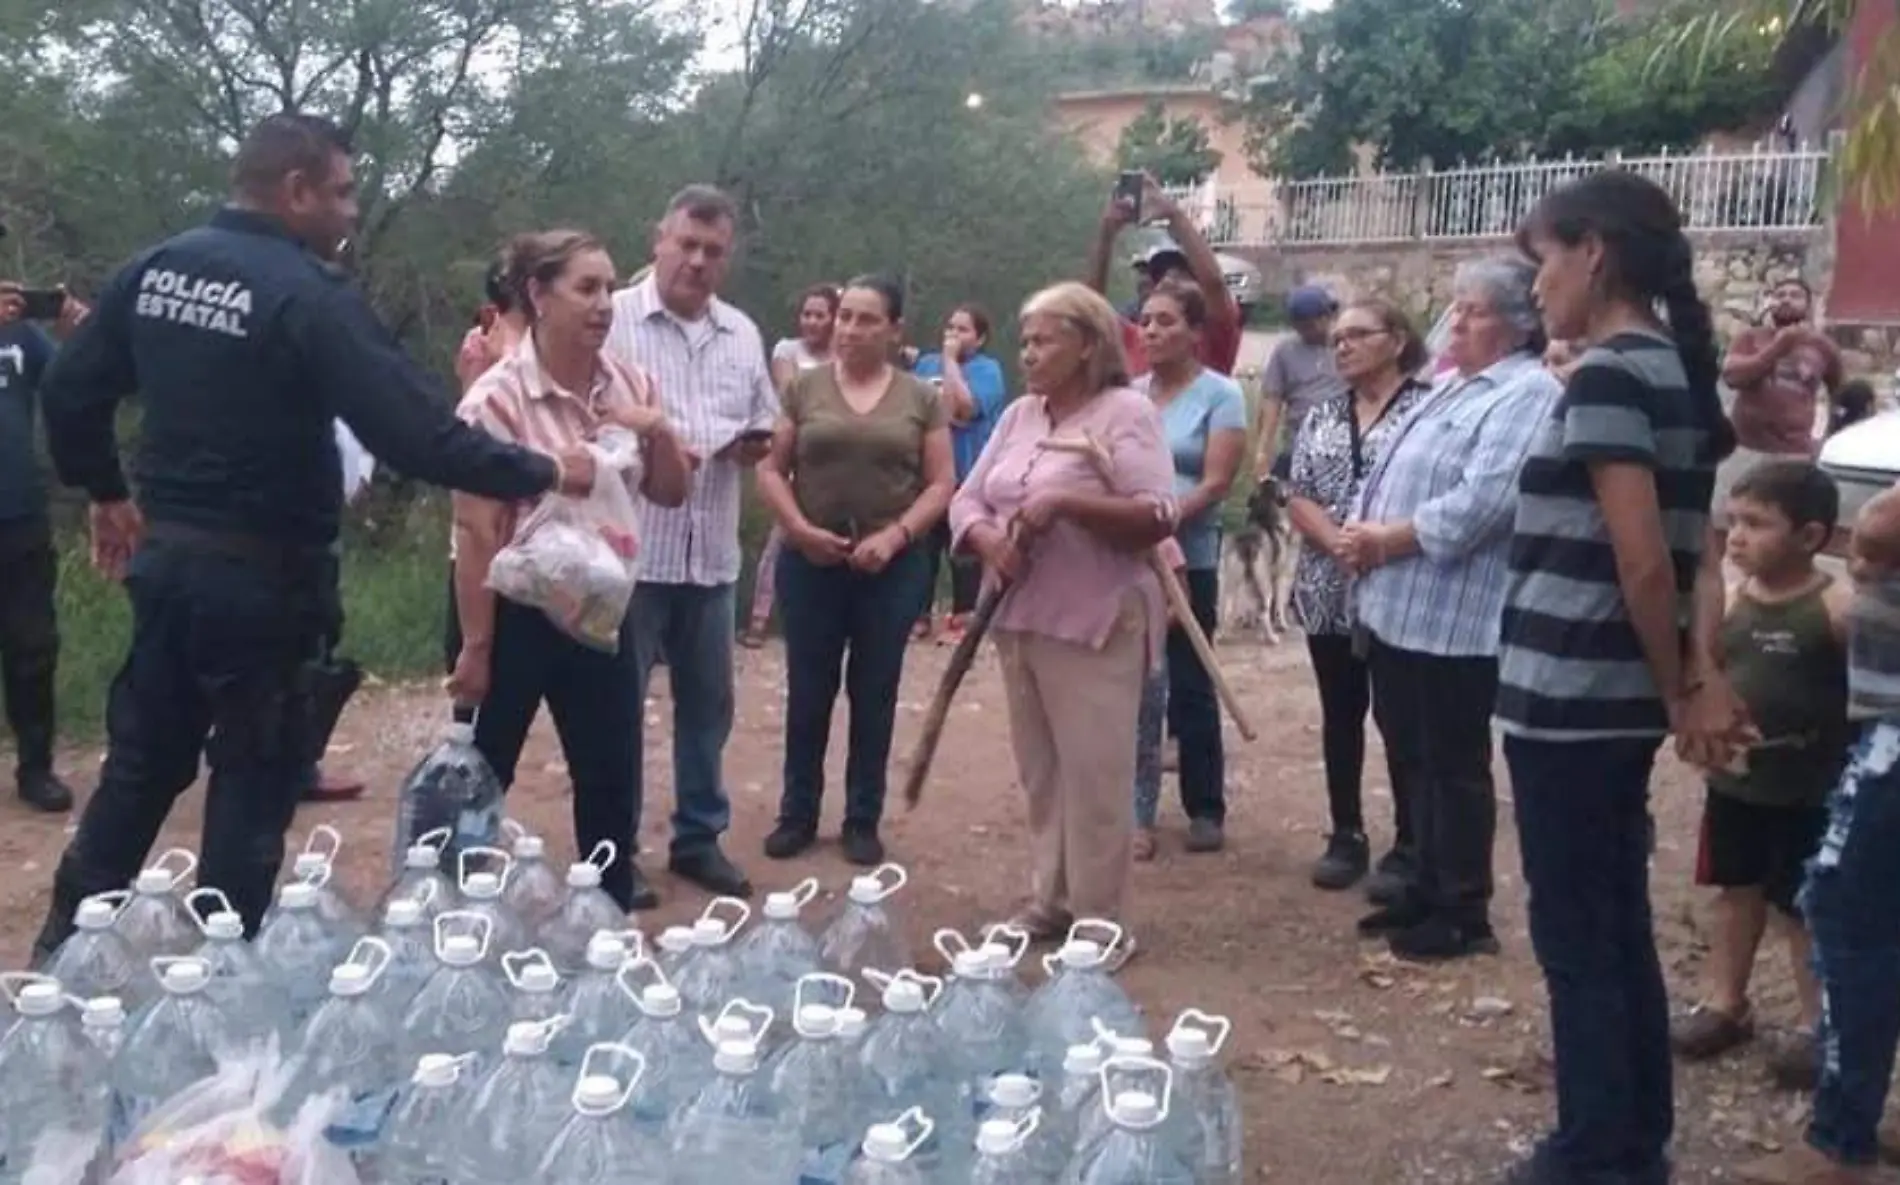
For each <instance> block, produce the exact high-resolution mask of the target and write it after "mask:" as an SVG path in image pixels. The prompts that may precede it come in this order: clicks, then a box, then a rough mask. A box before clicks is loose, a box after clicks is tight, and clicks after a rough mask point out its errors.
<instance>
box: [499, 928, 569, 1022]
mask: <svg viewBox="0 0 1900 1185" xmlns="http://www.w3.org/2000/svg"><path fill="white" fill-rule="evenodd" d="M501 974H502V978H504V979H506V980H507V981H508V986H509V987H510V988H513V989H514V990H513V991H512V992H511V993H510V995H509V998H508V1008H509V1012H508V1015H509V1018H510V1019H511V1020H514V1021H523V1020H525V1021H529V1022H531V1023H535V1024H539V1023H542V1022H544V1021H549V1020H553V1019H554V1018H555V1017H557V1016H558V1017H565V1016H566V1015H567V984H566V982H565V981H563V980H562V979H561V973H560V972H559V971H557V970H555V967H554V963H553V961H552V960H551V959H549V958H548V952H546V951H544V950H542V949H541V948H540V947H538V946H536V947H530V948H529V949H527V950H511V951H509V952H508V953H507V954H505V955H503V956H502V957H501Z"/></svg>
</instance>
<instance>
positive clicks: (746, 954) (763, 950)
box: [737, 879, 819, 1016]
mask: <svg viewBox="0 0 1900 1185" xmlns="http://www.w3.org/2000/svg"><path fill="white" fill-rule="evenodd" d="M817 896H818V882H817V880H815V879H808V880H805V881H802V882H800V883H799V884H798V885H797V886H795V887H794V888H792V889H791V890H790V891H788V892H781V893H768V894H766V897H765V904H764V906H763V907H762V908H761V909H760V911H759V923H758V924H757V925H756V926H753V927H752V929H751V930H750V931H748V932H747V933H746V935H745V937H743V938H741V939H740V940H739V945H738V948H737V954H738V958H739V965H740V967H741V968H742V969H743V974H744V978H745V992H746V995H747V997H748V998H751V999H755V1000H758V1001H759V1002H760V1003H762V1004H764V1005H765V1006H766V1007H768V1008H771V1009H773V1010H774V1011H776V1012H777V1013H778V1014H779V1015H781V1016H789V1015H791V1012H790V1010H791V1008H792V1007H793V1004H792V996H793V994H794V993H795V992H796V991H797V990H798V981H799V980H800V979H802V978H804V977H805V976H807V975H810V974H811V973H812V972H814V971H816V970H818V967H819V959H818V940H817V939H816V938H813V937H812V936H811V935H810V934H809V933H807V932H806V930H805V927H804V926H803V925H801V924H800V922H799V916H800V914H802V913H803V912H804V909H805V907H806V906H808V905H810V904H811V903H812V901H813V900H814V899H815V898H816V897H817Z"/></svg>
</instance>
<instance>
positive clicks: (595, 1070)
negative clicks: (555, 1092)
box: [531, 1045, 679, 1185]
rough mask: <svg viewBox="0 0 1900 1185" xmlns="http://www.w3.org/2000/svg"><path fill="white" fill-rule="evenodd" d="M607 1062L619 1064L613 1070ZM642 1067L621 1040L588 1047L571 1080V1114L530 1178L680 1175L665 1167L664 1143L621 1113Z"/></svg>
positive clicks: (570, 1182)
mask: <svg viewBox="0 0 1900 1185" xmlns="http://www.w3.org/2000/svg"><path fill="white" fill-rule="evenodd" d="M612 1062H618V1063H620V1066H621V1067H623V1068H621V1069H618V1070H613V1069H612V1067H611V1063H612ZM645 1071H646V1062H645V1060H644V1059H643V1058H642V1057H641V1056H640V1054H639V1053H638V1052H637V1051H635V1050H632V1049H628V1048H627V1047H626V1046H623V1045H595V1046H592V1047H590V1048H589V1049H588V1051H587V1056H586V1058H585V1059H584V1061H583V1064H582V1067H581V1076H580V1080H579V1081H578V1082H576V1083H575V1084H574V1091H573V1095H572V1098H571V1100H570V1104H571V1107H572V1114H571V1115H570V1116H569V1118H568V1120H567V1123H566V1125H565V1126H563V1127H562V1128H561V1131H560V1134H559V1135H557V1136H555V1138H554V1143H553V1144H551V1145H549V1146H548V1149H547V1154H546V1155H545V1156H544V1157H542V1159H541V1163H540V1166H539V1168H538V1169H537V1170H536V1172H535V1173H534V1174H532V1177H531V1179H532V1180H535V1181H546V1182H550V1183H552V1182H556V1181H558V1182H560V1183H561V1185H643V1183H647V1182H656V1181H668V1182H671V1181H676V1180H679V1178H678V1177H676V1176H673V1175H670V1174H669V1172H668V1164H667V1158H666V1150H665V1146H664V1145H663V1144H661V1143H659V1142H658V1140H657V1139H656V1138H655V1136H654V1134H653V1133H652V1131H651V1130H650V1129H648V1128H647V1127H645V1126H644V1125H642V1124H639V1123H630V1122H628V1121H627V1120H626V1118H625V1116H624V1112H625V1110H626V1108H627V1107H629V1106H630V1105H631V1100H632V1099H633V1097H634V1094H635V1092H636V1090H637V1089H638V1087H639V1085H640V1078H641V1076H642V1074H644V1073H645Z"/></svg>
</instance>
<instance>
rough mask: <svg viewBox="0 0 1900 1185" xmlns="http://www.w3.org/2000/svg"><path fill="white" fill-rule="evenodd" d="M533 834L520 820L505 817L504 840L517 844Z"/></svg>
mask: <svg viewBox="0 0 1900 1185" xmlns="http://www.w3.org/2000/svg"><path fill="white" fill-rule="evenodd" d="M442 830H443V831H445V832H447V831H448V830H449V829H448V828H447V827H444V828H443V829H442ZM533 834H534V832H532V831H529V830H528V828H527V826H526V825H525V824H523V823H522V822H521V821H520V820H519V819H512V818H507V817H503V819H502V821H501V835H502V838H503V839H506V840H507V841H508V842H509V843H510V844H513V843H516V842H518V841H520V840H524V839H527V838H528V837H529V836H531V835H533Z"/></svg>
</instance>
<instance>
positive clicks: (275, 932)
mask: <svg viewBox="0 0 1900 1185" xmlns="http://www.w3.org/2000/svg"><path fill="white" fill-rule="evenodd" d="M251 949H252V951H253V952H254V953H255V954H256V955H257V961H258V962H259V963H261V964H262V965H263V968H264V975H265V976H266V978H267V980H268V982H269V983H270V987H271V1011H272V1014H273V1019H274V1020H275V1022H276V1027H277V1031H278V1033H280V1034H281V1035H282V1036H283V1037H284V1038H285V1040H286V1041H290V1040H293V1039H294V1038H295V1037H296V1035H297V1034H299V1033H301V1032H302V1031H303V1027H304V1025H305V1024H306V1023H308V1022H309V1020H310V1014H311V1013H313V1012H315V1011H316V1010H317V1007H318V1005H320V1004H322V1003H323V997H324V985H325V984H327V983H329V981H330V970H331V968H333V967H334V966H335V965H336V961H337V958H338V954H337V947H336V936H335V935H333V934H332V933H331V932H330V927H329V926H327V925H326V924H324V921H323V918H322V916H321V915H320V914H318V913H317V887H316V886H315V885H312V884H308V883H306V882H304V881H291V882H290V883H289V884H287V885H285V886H283V887H282V888H280V889H278V890H277V905H276V907H275V908H273V909H272V910H271V912H270V914H269V916H267V917H266V918H265V919H264V924H263V925H262V926H261V927H260V928H259V929H258V932H257V941H256V943H254V944H253V946H252V948H251Z"/></svg>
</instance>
